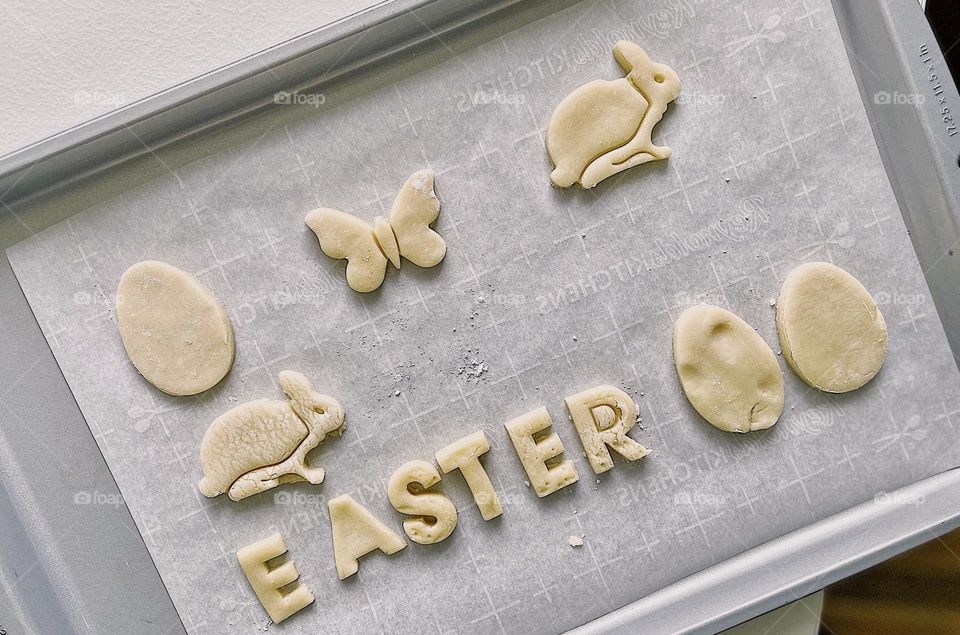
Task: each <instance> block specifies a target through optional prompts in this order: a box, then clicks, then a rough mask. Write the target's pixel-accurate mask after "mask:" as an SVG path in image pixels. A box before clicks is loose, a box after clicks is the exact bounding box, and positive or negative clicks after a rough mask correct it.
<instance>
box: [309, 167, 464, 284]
mask: <svg viewBox="0 0 960 635" xmlns="http://www.w3.org/2000/svg"><path fill="white" fill-rule="evenodd" d="M433 183H434V174H433V170H429V169H427V170H420V171H419V172H415V173H414V174H413V175H412V176H411V177H410V178H408V179H407V181H406V183H404V184H403V187H401V188H400V193H399V194H397V198H396V199H394V201H393V207H392V208H390V216H389V218H384V217H383V216H378V217H377V218H375V219H374V222H373V226H372V227H371V226H370V225H368V224H367V223H365V222H364V221H362V220H360V219H359V218H357V217H356V216H351V215H350V214H347V213H345V212H341V211H339V210H335V209H331V208H329V207H321V208H319V209H315V210H312V211H310V212H309V213H308V214H307V216H306V218H304V222H305V223H306V224H307V226H308V227H309V228H310V229H312V230H313V233H315V234H316V235H317V240H319V241H320V249H322V250H323V253H325V254H327V255H328V256H330V257H331V258H335V259H337V260H342V259H346V261H347V284H348V285H350V288H351V289H353V290H354V291H359V292H361V293H368V292H370V291H375V290H376V289H378V288H379V287H380V285H381V284H383V277H384V276H385V275H386V273H387V261H389V262H390V263H391V264H393V266H394V267H395V268H397V269H399V268H400V257H401V256H403V257H404V258H406V259H407V260H409V261H410V262H412V263H413V264H415V265H417V266H418V267H434V266H436V265H438V264H440V261H441V260H443V257H444V255H446V253H447V244H446V243H445V242H444V240H443V238H441V237H440V234H438V233H437V232H435V231H433V230H432V229H430V225H431V224H432V223H433V222H435V221H436V220H437V216H439V215H440V201H439V200H438V199H437V195H436V192H434V189H433Z"/></svg>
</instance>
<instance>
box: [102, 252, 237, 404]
mask: <svg viewBox="0 0 960 635" xmlns="http://www.w3.org/2000/svg"><path fill="white" fill-rule="evenodd" d="M117 326H118V327H119V329H120V338H121V339H122V340H123V347H124V349H126V351H127V356H128V357H129V358H130V361H131V362H133V365H134V366H136V368H137V370H138V371H140V374H141V375H143V378H144V379H146V380H147V381H148V382H150V383H151V384H153V385H154V386H156V387H157V388H159V389H160V390H162V391H163V392H165V393H167V394H170V395H176V396H185V395H195V394H197V393H200V392H203V391H204V390H207V389H208V388H211V387H213V386H215V385H216V384H217V383H218V382H219V381H220V380H221V379H223V378H224V376H225V375H226V374H227V373H228V372H229V371H230V368H231V367H232V366H233V356H234V353H235V343H234V339H233V327H232V326H231V325H230V318H229V316H227V312H226V311H225V310H224V309H223V305H222V304H220V301H219V300H217V298H216V296H214V295H213V293H211V292H210V290H209V289H207V288H206V287H205V286H203V284H202V283H201V282H200V281H199V280H197V279H196V278H195V277H193V276H192V275H190V274H189V273H187V272H186V271H181V270H180V269H177V268H176V267H174V266H172V265H168V264H167V263H165V262H157V261H155V260H145V261H143V262H138V263H137V264H135V265H132V266H131V267H130V268H129V269H127V270H126V271H125V272H124V273H123V275H122V276H121V277H120V284H119V285H118V286H117Z"/></svg>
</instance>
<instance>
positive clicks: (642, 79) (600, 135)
mask: <svg viewBox="0 0 960 635" xmlns="http://www.w3.org/2000/svg"><path fill="white" fill-rule="evenodd" d="M613 55H614V57H615V58H616V59H617V62H618V63H619V64H620V66H621V67H622V68H623V70H624V71H625V72H626V73H627V76H626V77H623V78H621V79H615V80H612V81H606V80H600V79H598V80H594V81H592V82H588V83H586V84H584V85H583V86H581V87H580V88H578V89H576V90H575V91H573V92H572V93H570V94H569V95H567V96H566V97H565V98H564V99H563V101H561V102H560V104H559V105H558V106H557V108H556V110H554V111H553V115H552V116H551V117H550V123H549V124H548V125H547V154H548V155H549V156H550V161H551V162H553V165H554V170H553V172H551V174H550V181H551V182H552V183H553V184H554V185H556V186H557V187H570V186H571V185H573V184H574V183H579V184H580V186H581V187H584V188H591V187H594V186H595V185H596V184H597V183H599V182H600V181H602V180H604V179H606V178H608V177H611V176H613V175H614V174H617V173H619V172H622V171H624V170H626V169H628V168H632V167H633V166H635V165H640V164H641V163H647V162H648V161H655V160H658V159H666V158H667V157H669V156H670V154H671V150H670V148H668V147H667V146H657V145H654V143H653V140H652V138H651V135H652V134H653V128H654V126H656V125H657V124H658V123H659V122H660V119H662V118H663V114H664V113H665V112H666V110H667V104H669V103H670V102H671V101H673V100H674V99H676V98H677V97H678V96H679V95H680V78H679V77H678V76H677V74H676V72H674V70H673V69H672V68H670V67H669V66H667V65H666V64H658V63H656V62H654V61H652V60H651V59H650V57H649V56H648V55H647V54H646V52H645V51H644V50H643V49H642V48H640V47H639V46H637V45H636V44H634V43H633V42H627V41H623V40H621V41H619V42H617V43H616V44H615V45H614V46H613Z"/></svg>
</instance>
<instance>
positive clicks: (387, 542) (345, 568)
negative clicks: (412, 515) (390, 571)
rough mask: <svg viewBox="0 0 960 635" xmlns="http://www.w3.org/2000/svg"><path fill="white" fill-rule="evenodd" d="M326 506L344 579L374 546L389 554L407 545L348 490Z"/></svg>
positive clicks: (355, 569)
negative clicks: (354, 498)
mask: <svg viewBox="0 0 960 635" xmlns="http://www.w3.org/2000/svg"><path fill="white" fill-rule="evenodd" d="M327 508H328V509H329V510H330V529H331V531H332V532H333V557H334V560H335V561H336V563H337V575H338V576H340V579H341V580H345V579H346V578H349V577H350V576H352V575H353V574H354V573H356V572H357V571H359V570H360V562H359V558H360V557H361V556H364V555H366V554H368V553H370V552H371V551H373V550H374V549H379V550H380V551H382V552H383V553H385V554H387V555H390V554H393V553H396V552H398V551H400V550H401V549H403V548H404V547H406V546H407V543H405V542H404V541H403V538H401V537H400V536H399V535H397V533H396V532H394V531H393V530H392V529H390V528H389V527H387V526H386V525H384V524H383V523H382V522H380V520H379V519H378V518H377V517H376V516H374V515H373V514H371V513H370V512H369V511H367V508H366V507H364V506H363V505H361V504H360V503H358V502H357V501H355V500H353V497H351V496H349V495H348V494H343V495H341V496H337V497H336V498H334V499H331V500H329V501H327Z"/></svg>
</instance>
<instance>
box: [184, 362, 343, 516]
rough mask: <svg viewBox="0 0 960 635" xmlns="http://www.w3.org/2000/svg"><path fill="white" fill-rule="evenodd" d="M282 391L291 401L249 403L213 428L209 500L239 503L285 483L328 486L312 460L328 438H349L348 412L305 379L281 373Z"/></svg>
mask: <svg viewBox="0 0 960 635" xmlns="http://www.w3.org/2000/svg"><path fill="white" fill-rule="evenodd" d="M280 386H281V388H283V392H284V393H286V395H287V397H288V398H289V400H288V401H271V400H269V399H257V400H256V401H248V402H247V403H244V404H241V405H239V406H236V407H235V408H231V409H230V410H228V411H227V412H225V413H223V414H222V415H220V416H219V417H217V419H216V420H215V421H214V422H213V423H212V424H210V427H209V428H207V432H206V434H204V435H203V441H202V442H201V443H200V464H201V466H202V467H203V478H202V479H201V480H200V491H201V492H202V493H203V495H204V496H207V497H209V498H213V497H214V496H219V495H220V494H222V493H224V492H227V495H228V496H229V497H230V499H231V500H235V501H239V500H242V499H244V498H246V497H248V496H253V495H254V494H259V493H260V492H263V491H266V490H268V489H271V488H274V487H276V486H277V485H279V484H280V483H292V482H296V481H309V482H310V483H312V484H314V485H318V484H320V483H322V482H323V477H324V470H323V468H322V467H308V466H307V465H306V464H305V460H306V455H307V452H309V451H310V450H312V449H313V448H315V447H317V446H318V445H320V442H321V441H323V440H324V438H325V437H326V436H327V435H329V434H332V433H334V432H338V433H341V434H342V433H343V420H344V415H343V409H342V408H341V407H340V404H339V403H337V400H336V399H334V398H333V397H329V396H327V395H321V394H319V393H317V392H315V391H314V390H313V386H312V385H311V384H310V381H309V380H308V379H307V378H306V377H304V376H303V375H301V374H300V373H297V372H294V371H290V370H285V371H283V372H281V373H280Z"/></svg>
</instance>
